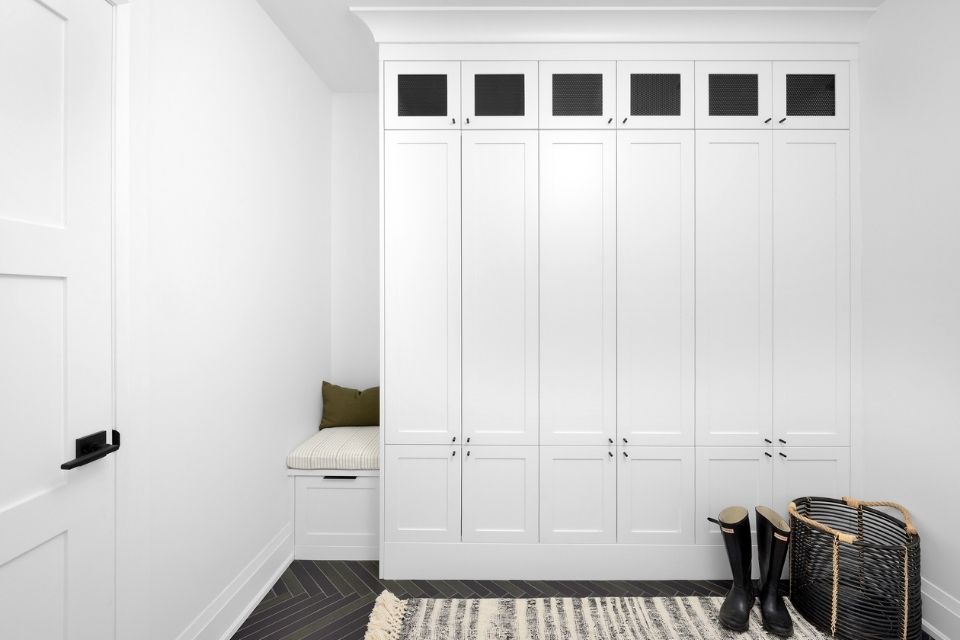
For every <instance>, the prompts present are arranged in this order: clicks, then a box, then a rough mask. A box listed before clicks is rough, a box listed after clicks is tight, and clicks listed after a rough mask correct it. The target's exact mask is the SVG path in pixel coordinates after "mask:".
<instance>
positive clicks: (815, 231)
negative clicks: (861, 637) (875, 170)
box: [773, 131, 850, 446]
mask: <svg viewBox="0 0 960 640" xmlns="http://www.w3.org/2000/svg"><path fill="white" fill-rule="evenodd" d="M773 147H774V151H773V167H774V169H773V182H774V189H773V301H774V304H773V432H774V436H775V439H776V440H778V441H779V444H783V445H788V446H795V445H799V446H846V445H849V444H850V148H849V133H848V132H846V131H776V132H774V134H773Z"/></svg>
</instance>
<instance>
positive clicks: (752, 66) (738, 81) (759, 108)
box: [696, 61, 773, 129]
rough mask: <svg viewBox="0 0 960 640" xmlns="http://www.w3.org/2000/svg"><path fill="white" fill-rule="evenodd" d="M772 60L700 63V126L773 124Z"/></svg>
mask: <svg viewBox="0 0 960 640" xmlns="http://www.w3.org/2000/svg"><path fill="white" fill-rule="evenodd" d="M771 74H772V66H771V63H769V62H763V61H760V62H752V61H748V62H744V61H737V62H697V63H696V76H697V96H696V103H697V107H696V109H697V117H696V123H697V128H698V129H770V128H772V127H773V105H772V99H773V91H772V89H771V86H770V84H771Z"/></svg>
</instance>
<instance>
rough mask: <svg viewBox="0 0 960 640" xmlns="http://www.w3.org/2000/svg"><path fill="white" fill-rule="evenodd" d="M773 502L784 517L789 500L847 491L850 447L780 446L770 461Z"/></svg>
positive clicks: (836, 494)
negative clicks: (771, 466) (771, 462)
mask: <svg viewBox="0 0 960 640" xmlns="http://www.w3.org/2000/svg"><path fill="white" fill-rule="evenodd" d="M773 492H774V497H773V499H774V504H773V505H772V506H773V507H774V508H775V509H776V510H777V512H779V513H780V515H783V516H784V517H786V513H787V505H788V504H790V501H791V500H795V499H797V498H801V497H806V496H819V497H826V498H840V497H842V496H847V495H850V448H849V447H781V448H779V449H778V450H777V455H776V456H775V459H774V461H773Z"/></svg>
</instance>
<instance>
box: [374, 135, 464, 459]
mask: <svg viewBox="0 0 960 640" xmlns="http://www.w3.org/2000/svg"><path fill="white" fill-rule="evenodd" d="M384 156H385V157H384V163H385V182H384V189H385V197H384V201H385V203H386V206H385V207H384V213H383V216H384V227H385V229H384V266H385V268H384V280H385V286H384V343H385V347H384V348H385V349H386V357H385V359H384V373H383V377H384V390H383V391H384V394H383V397H382V401H383V402H384V406H385V412H384V415H385V416H386V418H385V423H384V425H383V429H384V441H385V442H386V443H388V444H401V443H409V444H413V443H433V444H443V443H448V442H459V436H460V132H459V131H389V132H387V133H386V135H385V142H384Z"/></svg>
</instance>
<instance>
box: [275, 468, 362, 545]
mask: <svg viewBox="0 0 960 640" xmlns="http://www.w3.org/2000/svg"><path fill="white" fill-rule="evenodd" d="M379 509H380V478H379V477H377V476H369V475H362V476H354V475H351V472H350V471H343V472H331V473H330V474H328V475H310V476H296V477H294V521H295V525H294V526H295V533H294V544H295V549H294V557H295V558H296V559H297V560H376V559H377V558H378V550H379V524H380V517H379Z"/></svg>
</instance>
